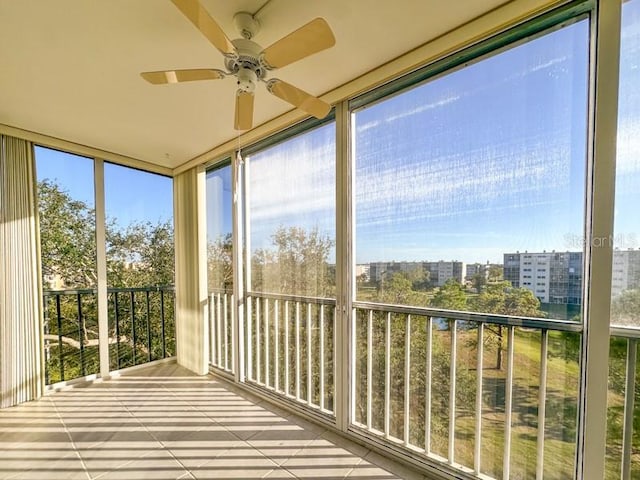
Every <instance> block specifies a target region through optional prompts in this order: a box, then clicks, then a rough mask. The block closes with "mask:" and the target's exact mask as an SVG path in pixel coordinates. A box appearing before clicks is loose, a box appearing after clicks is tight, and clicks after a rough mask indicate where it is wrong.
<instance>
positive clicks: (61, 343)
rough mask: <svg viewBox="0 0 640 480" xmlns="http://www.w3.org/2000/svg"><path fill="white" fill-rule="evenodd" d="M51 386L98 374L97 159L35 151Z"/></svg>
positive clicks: (46, 355)
mask: <svg viewBox="0 0 640 480" xmlns="http://www.w3.org/2000/svg"><path fill="white" fill-rule="evenodd" d="M35 158H36V167H37V176H38V208H39V217H40V218H39V221H40V253H41V262H42V275H43V278H42V286H43V293H44V325H43V331H44V358H45V381H46V383H47V384H50V383H56V382H59V381H64V380H71V379H73V378H76V377H80V376H84V375H90V374H94V373H97V372H98V371H99V369H100V362H99V354H98V316H97V303H96V302H97V299H96V294H95V288H96V283H97V271H96V217H95V203H94V201H95V200H94V199H95V194H94V178H93V159H89V158H85V157H80V156H77V155H72V154H70V153H65V152H60V151H57V150H51V149H48V148H43V147H35Z"/></svg>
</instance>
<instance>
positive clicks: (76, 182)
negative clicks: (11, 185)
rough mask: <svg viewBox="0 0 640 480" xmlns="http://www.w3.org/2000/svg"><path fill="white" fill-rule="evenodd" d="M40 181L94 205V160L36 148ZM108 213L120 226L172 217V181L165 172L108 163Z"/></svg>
mask: <svg viewBox="0 0 640 480" xmlns="http://www.w3.org/2000/svg"><path fill="white" fill-rule="evenodd" d="M36 169H37V175H38V180H42V179H45V178H48V179H51V180H55V181H56V183H58V184H59V185H60V186H62V188H63V189H64V190H66V191H67V192H69V194H70V195H71V196H72V197H73V198H74V199H76V200H81V201H83V202H85V203H87V204H88V205H89V206H90V207H92V208H93V206H94V186H93V160H92V159H87V158H85V157H81V156H77V155H72V154H69V153H64V152H60V151H57V150H51V149H48V148H42V147H36ZM104 175H105V208H106V215H107V217H108V218H110V219H115V220H116V222H117V224H118V226H120V227H123V228H124V227H127V226H128V225H129V224H131V223H132V222H147V221H149V222H152V223H158V222H164V221H167V220H172V219H173V186H172V185H173V182H172V180H171V179H170V178H168V177H164V176H162V175H155V174H152V173H147V172H142V171H140V170H135V169H133V168H127V167H122V166H119V165H115V164H112V163H105V166H104Z"/></svg>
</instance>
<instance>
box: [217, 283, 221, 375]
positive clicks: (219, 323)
mask: <svg viewBox="0 0 640 480" xmlns="http://www.w3.org/2000/svg"><path fill="white" fill-rule="evenodd" d="M216 354H217V355H216V367H218V368H222V301H221V300H220V292H218V293H217V294H216Z"/></svg>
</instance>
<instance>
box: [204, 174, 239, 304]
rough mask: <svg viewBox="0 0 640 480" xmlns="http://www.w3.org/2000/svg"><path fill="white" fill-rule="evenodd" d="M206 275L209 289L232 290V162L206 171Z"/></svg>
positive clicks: (213, 290) (215, 290)
mask: <svg viewBox="0 0 640 480" xmlns="http://www.w3.org/2000/svg"><path fill="white" fill-rule="evenodd" d="M206 189H207V278H208V285H209V292H216V293H217V292H218V291H219V290H223V291H226V292H230V291H231V290H233V269H232V266H233V265H232V261H233V242H232V237H231V236H232V232H233V228H232V221H231V216H232V211H233V203H232V196H231V195H232V193H231V165H226V166H223V167H219V168H215V169H213V170H209V171H208V172H207V179H206Z"/></svg>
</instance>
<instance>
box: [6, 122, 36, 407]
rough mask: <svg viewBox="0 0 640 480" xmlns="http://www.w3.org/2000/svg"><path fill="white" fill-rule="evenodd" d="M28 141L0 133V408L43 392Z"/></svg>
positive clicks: (29, 398)
mask: <svg viewBox="0 0 640 480" xmlns="http://www.w3.org/2000/svg"><path fill="white" fill-rule="evenodd" d="M37 215H38V210H37V204H36V193H35V169H34V163H33V151H32V146H31V142H28V141H26V140H22V139H17V138H14V137H8V136H3V135H0V362H1V363H0V407H1V408H4V407H9V406H11V405H16V404H18V403H22V402H26V401H29V400H33V399H36V398H38V397H39V396H41V395H42V390H43V376H42V337H41V331H40V330H41V320H40V316H41V312H42V305H41V303H42V301H41V299H42V295H41V285H40V280H39V279H40V265H39V258H40V257H39V252H38V223H37Z"/></svg>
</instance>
